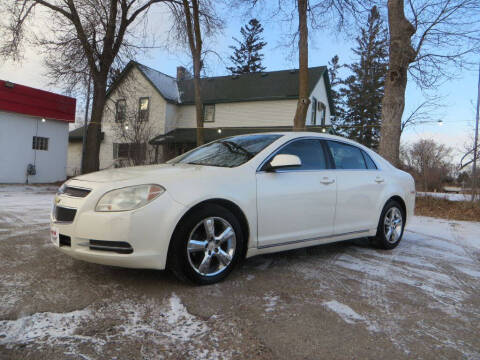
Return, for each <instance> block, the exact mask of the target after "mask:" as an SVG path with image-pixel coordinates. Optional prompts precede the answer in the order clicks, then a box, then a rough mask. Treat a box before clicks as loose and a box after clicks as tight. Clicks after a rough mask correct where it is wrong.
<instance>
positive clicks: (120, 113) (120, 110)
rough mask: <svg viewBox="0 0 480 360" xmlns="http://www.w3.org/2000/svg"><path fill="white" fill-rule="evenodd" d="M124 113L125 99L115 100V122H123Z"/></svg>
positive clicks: (125, 109)
mask: <svg viewBox="0 0 480 360" xmlns="http://www.w3.org/2000/svg"><path fill="white" fill-rule="evenodd" d="M126 112H127V102H126V101H125V99H120V100H117V103H116V104H115V121H116V122H124V121H125V115H126Z"/></svg>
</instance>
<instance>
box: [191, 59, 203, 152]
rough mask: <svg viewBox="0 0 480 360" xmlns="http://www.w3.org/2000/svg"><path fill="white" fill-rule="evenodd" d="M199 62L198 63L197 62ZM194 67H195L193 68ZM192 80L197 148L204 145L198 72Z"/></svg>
mask: <svg viewBox="0 0 480 360" xmlns="http://www.w3.org/2000/svg"><path fill="white" fill-rule="evenodd" d="M198 62H200V61H198ZM194 67H196V66H194ZM194 73H195V74H194V78H193V87H194V93H195V115H196V116H195V117H196V120H197V146H200V145H203V144H204V143H205V138H204V133H203V102H202V95H201V94H202V92H201V89H200V70H198V75H197V74H196V71H194Z"/></svg>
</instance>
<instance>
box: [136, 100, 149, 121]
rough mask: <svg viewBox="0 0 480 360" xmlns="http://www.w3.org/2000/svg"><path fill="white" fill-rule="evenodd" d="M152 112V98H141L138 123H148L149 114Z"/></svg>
mask: <svg viewBox="0 0 480 360" xmlns="http://www.w3.org/2000/svg"><path fill="white" fill-rule="evenodd" d="M149 110H150V98H148V97H141V98H140V100H139V101H138V121H148V112H149Z"/></svg>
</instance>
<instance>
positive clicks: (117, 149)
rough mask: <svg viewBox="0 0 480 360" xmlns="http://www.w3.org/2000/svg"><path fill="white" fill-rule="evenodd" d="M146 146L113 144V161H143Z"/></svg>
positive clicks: (145, 154)
mask: <svg viewBox="0 0 480 360" xmlns="http://www.w3.org/2000/svg"><path fill="white" fill-rule="evenodd" d="M146 156H147V144H129V143H123V144H115V143H114V144H113V158H114V159H131V160H145V159H146Z"/></svg>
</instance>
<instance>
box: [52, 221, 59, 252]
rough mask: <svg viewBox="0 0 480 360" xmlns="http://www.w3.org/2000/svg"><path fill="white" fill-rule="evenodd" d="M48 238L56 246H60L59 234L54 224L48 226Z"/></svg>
mask: <svg viewBox="0 0 480 360" xmlns="http://www.w3.org/2000/svg"><path fill="white" fill-rule="evenodd" d="M50 240H51V241H52V243H54V244H55V245H56V246H58V247H60V234H59V232H58V229H57V228H56V227H55V226H52V227H51V228H50Z"/></svg>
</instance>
